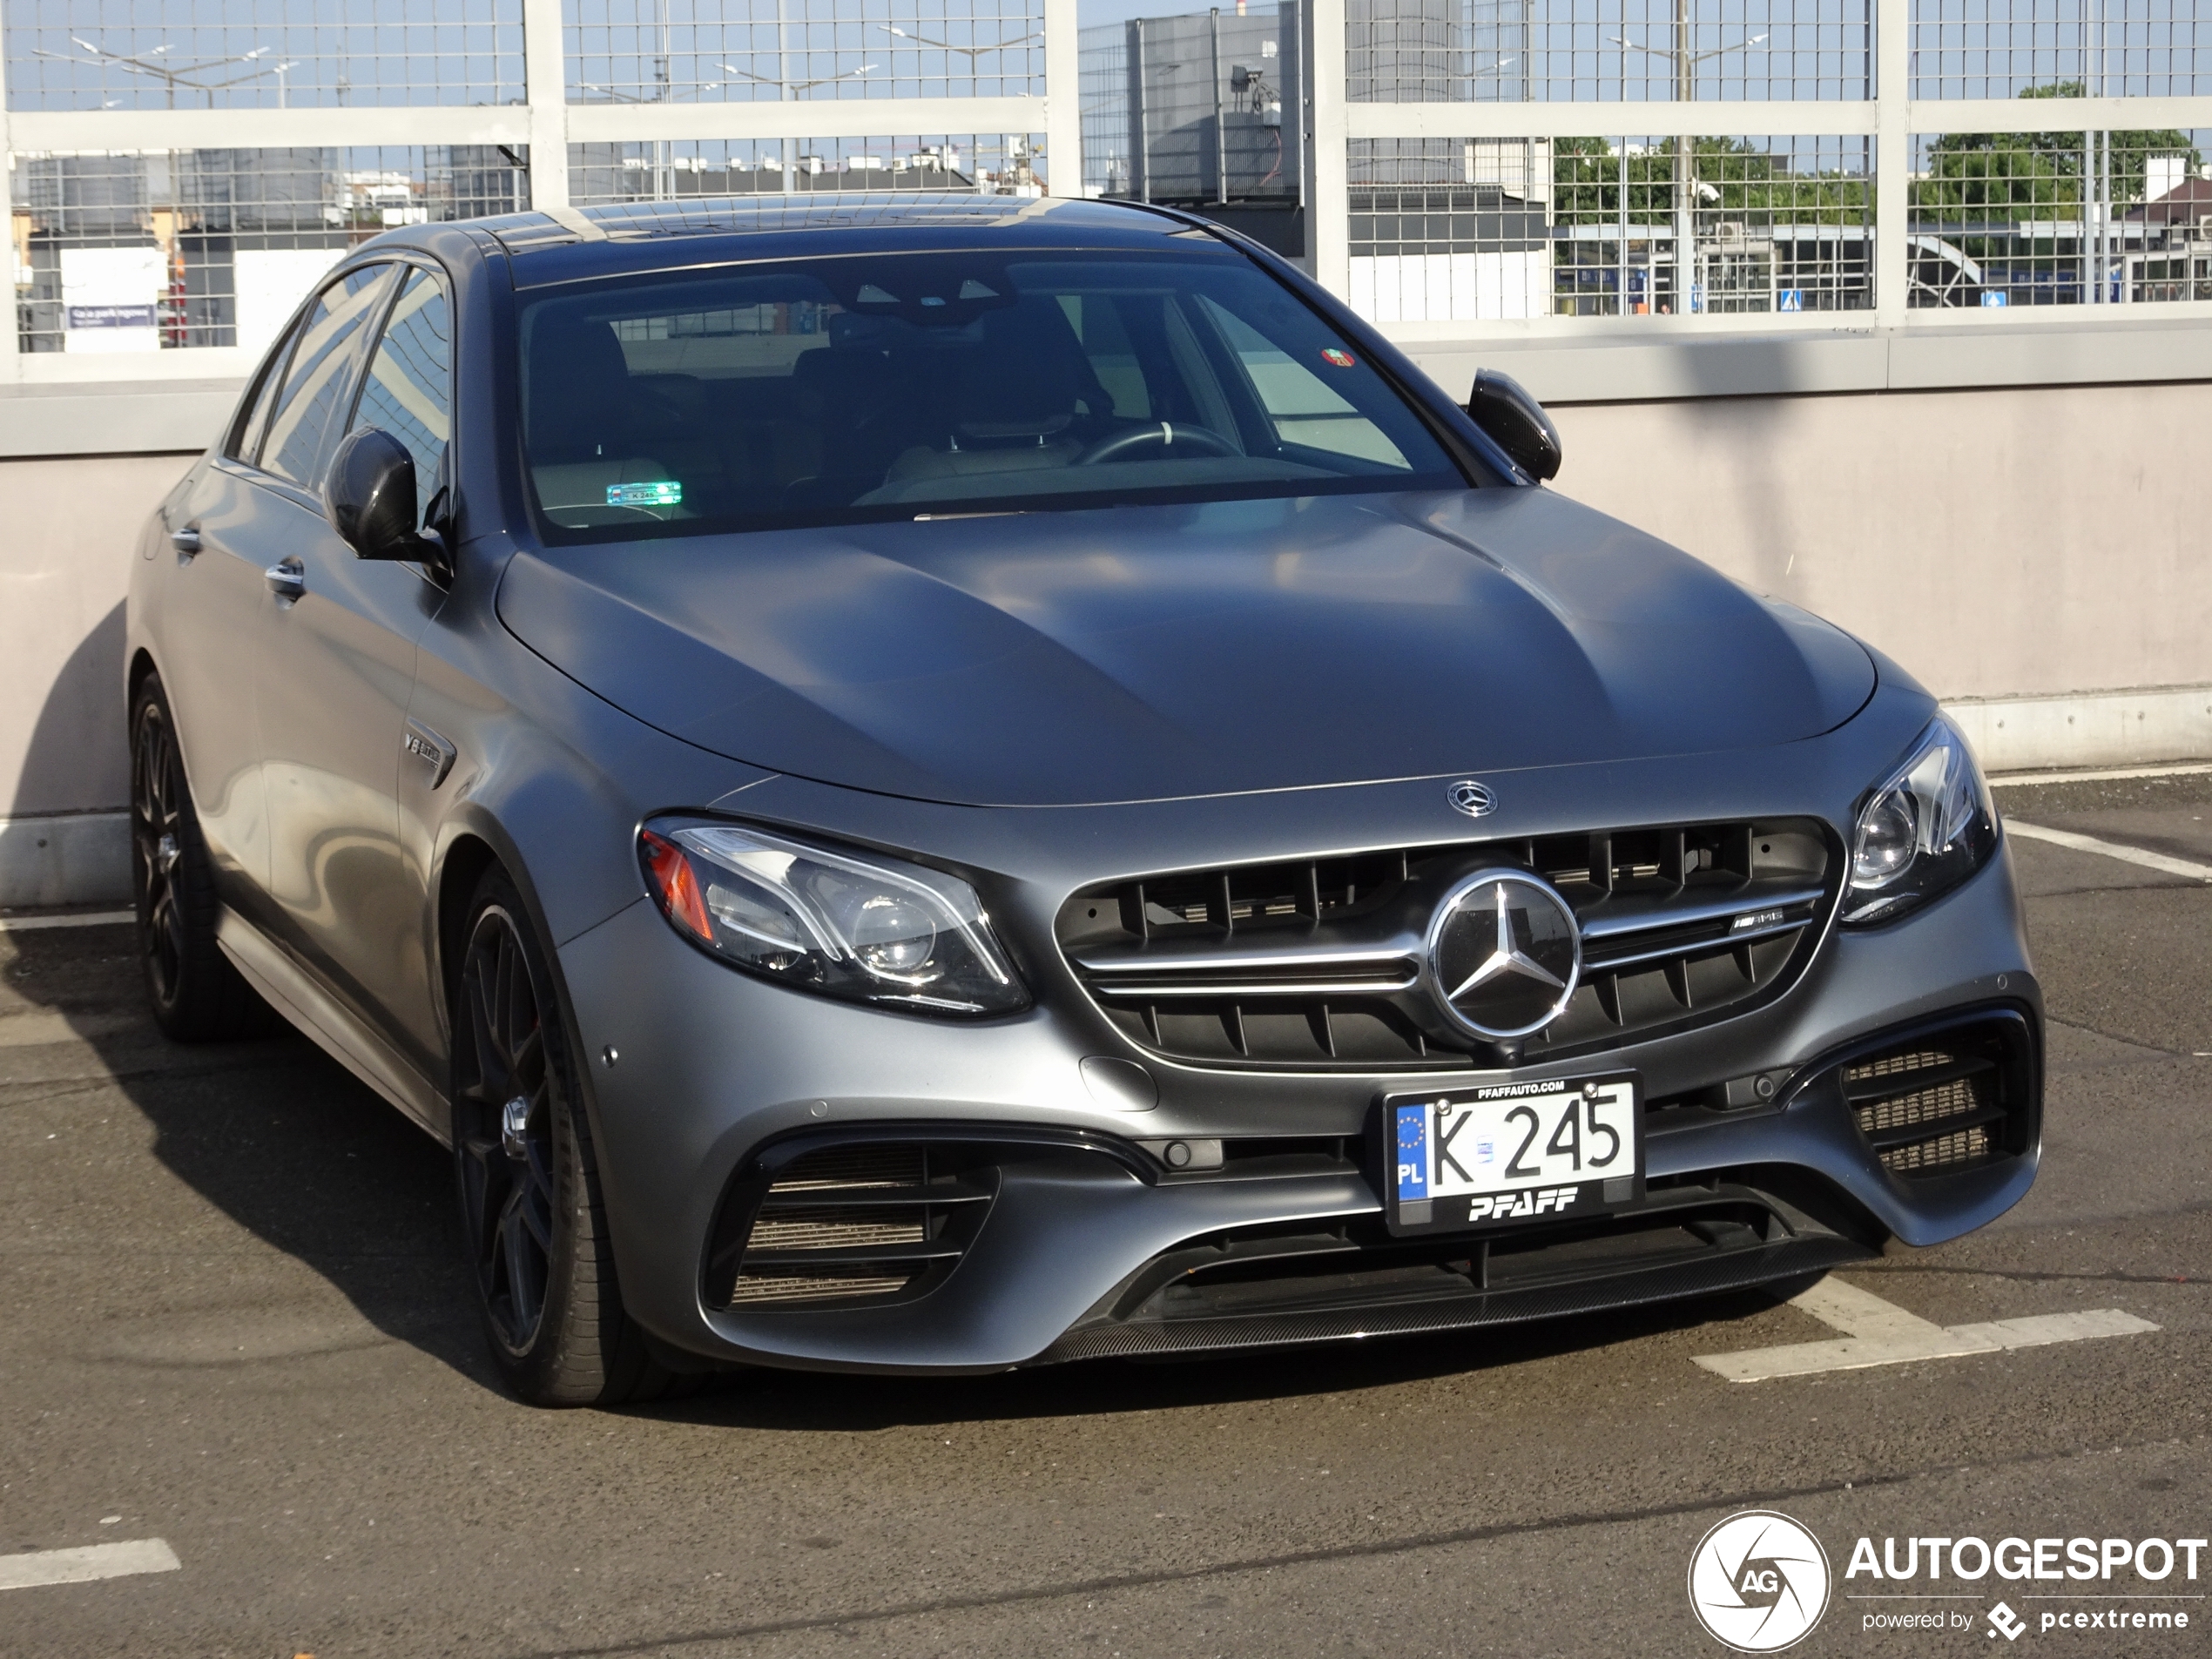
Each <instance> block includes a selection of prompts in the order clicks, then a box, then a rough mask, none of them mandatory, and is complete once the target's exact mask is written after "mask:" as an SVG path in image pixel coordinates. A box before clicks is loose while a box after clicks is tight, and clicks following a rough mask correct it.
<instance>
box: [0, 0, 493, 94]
mask: <svg viewBox="0 0 2212 1659" xmlns="http://www.w3.org/2000/svg"><path fill="white" fill-rule="evenodd" d="M4 40H5V49H6V54H7V88H8V106H9V107H10V109H14V110H158V109H286V108H291V109H308V108H358V107H361V106H365V105H408V104H519V103H521V102H523V99H524V98H525V96H526V95H527V89H526V87H525V85H524V81H523V0H369V3H366V4H361V3H355V4H347V5H334V4H333V3H330V0H254V3H253V4H252V5H251V6H241V5H236V4H230V5H226V4H221V3H215V0H10V3H9V5H8V7H7V23H6V29H5V32H4Z"/></svg>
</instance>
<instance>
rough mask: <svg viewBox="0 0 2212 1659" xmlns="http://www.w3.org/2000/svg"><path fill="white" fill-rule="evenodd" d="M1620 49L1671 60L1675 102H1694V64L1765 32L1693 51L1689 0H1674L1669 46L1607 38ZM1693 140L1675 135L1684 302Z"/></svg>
mask: <svg viewBox="0 0 2212 1659" xmlns="http://www.w3.org/2000/svg"><path fill="white" fill-rule="evenodd" d="M1606 38H1607V39H1608V40H1610V41H1611V42H1612V43H1613V44H1615V45H1616V46H1618V47H1620V49H1621V50H1622V51H1623V52H1649V54H1650V55H1651V56H1652V57H1667V58H1671V59H1673V60H1674V65H1675V101H1676V103H1678V104H1690V103H1695V102H1696V98H1697V65H1698V64H1702V63H1704V62H1706V61H1707V60H1708V59H1709V58H1714V57H1726V56H1727V55H1728V54H1729V53H1730V52H1740V51H1749V50H1750V48H1751V47H1753V46H1756V45H1757V44H1759V43H1760V42H1761V41H1763V40H1764V39H1765V38H1766V37H1765V36H1764V35H1753V36H1752V37H1750V39H1749V40H1742V41H1738V42H1737V44H1735V45H1733V46H1716V47H1714V48H1713V49H1712V50H1711V51H1702V52H1693V51H1690V50H1689V0H1675V44H1673V45H1671V46H1646V45H1642V44H1638V43H1636V42H1634V41H1629V40H1623V39H1622V37H1620V36H1618V35H1608V36H1607V37H1606ZM1695 143H1696V138H1694V137H1693V136H1692V135H1691V134H1689V133H1687V132H1681V133H1677V134H1676V135H1675V286H1676V295H1675V302H1676V304H1677V305H1683V304H1686V303H1687V302H1688V300H1689V280H1690V260H1692V259H1693V258H1694V257H1695V255H1696V233H1695V227H1694V220H1693V219H1692V212H1693V210H1694V209H1695V207H1696V187H1695V185H1694V184H1693V182H1692V172H1693V169H1692V167H1691V165H1690V159H1691V154H1692V150H1691V146H1692V145H1694V144H1695ZM1626 204H1627V192H1626V189H1625V185H1624V188H1623V190H1622V206H1623V207H1624V208H1625V206H1626Z"/></svg>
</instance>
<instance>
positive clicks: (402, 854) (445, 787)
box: [127, 196, 2042, 1404]
mask: <svg viewBox="0 0 2212 1659" xmlns="http://www.w3.org/2000/svg"><path fill="white" fill-rule="evenodd" d="M1559 460H1560V451H1559V441H1558V434H1557V431H1556V428H1554V426H1553V424H1552V422H1551V421H1550V420H1549V418H1548V416H1547V415H1545V413H1544V411H1543V410H1542V408H1541V407H1540V406H1538V405H1537V404H1536V403H1535V402H1534V401H1533V400H1532V399H1530V398H1529V397H1528V396H1527V394H1525V393H1524V392H1523V391H1522V390H1521V388H1519V387H1518V386H1516V385H1515V384H1514V382H1513V381H1510V380H1509V379H1507V378H1505V377H1503V376H1500V375H1496V374H1490V373H1487V372H1486V373H1484V374H1481V375H1480V376H1478V377H1477V379H1476V381H1475V383H1474V388H1473V389H1472V391H1471V393H1470V394H1469V396H1468V400H1467V402H1466V403H1465V404H1464V405H1461V404H1460V403H1457V402H1455V401H1453V398H1452V397H1451V396H1449V395H1446V394H1445V393H1443V392H1441V391H1440V390H1439V389H1438V388H1436V387H1435V386H1434V385H1433V383H1432V382H1431V381H1429V380H1427V379H1426V377H1425V376H1424V375H1423V374H1421V373H1420V371H1419V370H1418V369H1416V368H1414V367H1413V365H1412V364H1411V363H1409V362H1408V361H1406V358H1405V356H1404V355H1403V354H1400V353H1399V351H1398V350H1396V349H1394V348H1393V347H1392V346H1391V345H1390V344H1389V343H1388V342H1387V341H1385V340H1383V339H1382V338H1381V337H1379V335H1378V334H1377V333H1376V332H1375V330H1374V329H1373V328H1372V327H1369V326H1368V325H1367V324H1366V323H1365V322H1363V321H1362V320H1360V319H1359V317H1358V316H1356V315H1354V314H1352V312H1350V311H1349V310H1348V309H1346V308H1345V307H1344V306H1343V305H1342V304H1340V303H1339V302H1338V301H1337V300H1335V299H1333V298H1332V296H1331V295H1329V294H1328V293H1325V292H1324V291H1322V290H1321V289H1320V288H1318V287H1316V286H1315V285H1314V284H1313V283H1312V281H1311V280H1308V279H1306V278H1305V276H1304V275H1302V274H1301V273H1299V272H1298V271H1297V270H1295V269H1293V268H1292V267H1291V266H1289V265H1287V264H1285V262H1283V261H1281V260H1278V259H1276V258H1275V257H1274V256H1272V255H1271V254H1269V253H1264V251H1262V250H1261V249H1259V248H1258V247H1257V246H1254V245H1252V244H1251V243H1249V242H1246V241H1244V239H1240V238H1238V236H1236V235H1234V234H1232V233H1230V232H1227V231H1224V230H1222V229H1219V228H1217V227H1215V226H1209V225H1207V224H1205V223H1204V222H1202V221H1200V220H1198V219H1193V218H1191V217H1190V216H1188V215H1184V214H1177V213H1174V212H1164V211H1158V210H1150V209H1143V208H1138V207H1135V206H1114V205H1107V204H1099V203H1086V202H1044V201H1026V202H1023V201H1015V200H1012V199H994V198H988V197H976V198H944V199H936V200H934V201H933V200H929V199H918V200H908V201H906V202H904V203H903V204H902V203H900V202H897V201H894V200H890V199H883V198H874V197H859V196H850V197H840V198H839V199H836V200H834V201H827V200H824V199H819V198H814V199H808V198H799V197H771V198H763V199H759V200H758V201H754V202H752V203H747V202H745V201H698V202H688V203H682V204H673V203H662V204H645V205H638V206H624V207H609V208H595V209H589V210H571V209H563V210H559V211H557V212H547V213H522V214H516V215H514V216H511V217H509V218H505V219H489V220H482V221H476V222H472V223H466V224H455V225H437V226H415V227H411V228H407V229H403V230H400V231H396V232H394V233H389V234H387V235H383V236H380V237H378V238H377V239H374V240H373V241H369V242H367V243H366V244H364V245H363V246H361V247H359V248H357V249H355V250H354V252H353V253H351V254H349V255H348V256H347V258H346V260H344V261H343V262H342V263H341V265H340V266H338V267H337V269H336V270H335V272H334V273H333V274H332V275H331V276H330V277H329V278H328V279H327V280H326V281H325V282H324V283H323V285H322V286H321V287H320V289H319V290H318V291H317V292H316V293H314V295H313V296H312V297H311V298H310V299H309V300H307V302H306V303H305V304H304V305H303V306H302V307H301V308H300V312H299V314H298V315H297V316H296V317H295V318H294V319H293V321H292V323H291V325H290V326H289V327H287V330H286V331H285V333H284V335H283V338H282V339H281V341H280V343H279V344H278V345H277V346H276V347H275V348H274V349H273V351H271V352H270V354H269V355H268V358H267V361H266V363H264V364H263V366H262V367H261V368H260V373H259V374H257V375H256V376H255V378H254V379H253V381H252V382H251V384H250V386H249V388H248V390H247V392H246V395H245V397H244V399H243V400H242V401H241V402H240V404H239V408H238V411H237V414H236V415H235V416H234V418H233V421H232V422H231V424H230V426H229V428H227V429H226V431H225V432H224V433H223V434H222V435H221V436H220V438H219V440H218V441H217V442H216V443H215V444H214V446H213V447H212V448H210V450H209V451H208V452H207V454H206V456H204V457H203V458H202V459H201V460H200V461H199V462H197V463H196V464H195V465H194V466H193V467H192V469H191V471H190V472H189V473H188V474H187V475H186V476H185V478H184V479H183V481H182V482H179V484H178V485H177V486H176V488H175V489H173V490H172V491H171V492H170V494H169V496H167V498H166V499H165V501H164V502H162V504H161V506H160V509H159V510H158V514H157V515H156V516H155V518H154V519H153V521H152V523H149V525H148V526H147V529H146V530H145V536H144V538H143V540H142V541H141V543H139V545H138V560H137V561H136V562H135V563H134V565H133V576H134V579H133V581H132V588H131V596H130V604H129V613H128V614H129V638H128V651H127V673H128V677H129V678H128V687H127V689H128V695H129V707H130V720H131V741H132V777H133V818H134V826H133V827H134V836H135V848H136V880H137V893H138V915H139V938H140V941H141V943H142V946H143V952H144V957H145V974H146V980H147V984H148V988H149V990H150V993H151V995H152V1001H153V1005H154V1008H155V1010H156V1012H157V1014H158V1017H159V1019H160V1021H161V1022H162V1024H163V1026H164V1027H165V1028H166V1029H167V1030H168V1031H169V1032H170V1033H171V1034H172V1035H174V1036H176V1037H179V1038H187V1039H188V1038H206V1037H213V1036H219V1035H238V1034H239V1033H242V1032H245V1031H246V1030H249V1029H251V1028H254V1027H255V1026H256V1025H257V1023H264V1024H265V1023H267V1022H268V1021H269V1010H271V1009H273V1010H275V1011H276V1013H278V1014H280V1015H282V1016H283V1018H284V1019H286V1020H288V1021H290V1022H292V1023H293V1024H294V1025H297V1026H298V1027H299V1028H300V1029H301V1030H303V1031H305V1032H306V1033H307V1035H309V1036H311V1037H312V1038H314V1041H316V1042H319V1043H320V1044H321V1045H322V1046H323V1047H324V1048H325V1049H328V1050H329V1051H330V1053H331V1054H333V1055H335V1056H336V1057H337V1058H338V1059H339V1060H340V1061H341V1062H342V1063H344V1064H345V1065H346V1066H347V1067H348V1068H349V1069H352V1070H353V1071H354V1073H356V1074H357V1075H358V1076H360V1077H361V1079H363V1080H364V1081H365V1082H368V1084H369V1085H370V1086H371V1087H372V1088H374V1089H376V1090H377V1091H378V1092H379V1093H381V1094H382V1095H383V1096H386V1097H387V1098H388V1100H390V1101H391V1102H392V1103H394V1104H395V1105H396V1106H397V1107H398V1108H399V1109H401V1111H403V1112H405V1113H407V1114H408V1115H409V1116H412V1117H413V1118H415V1121H416V1122H418V1123H420V1124H421V1126H422V1127H423V1128H424V1129H425V1130H428V1131H429V1132H430V1133H431V1134H432V1135H434V1136H437V1137H438V1138H439V1139H440V1140H441V1141H442V1142H444V1143H448V1145H449V1146H450V1147H451V1149H452V1153H453V1163H454V1170H455V1184H456V1190H457V1194H458V1201H459V1207H460V1214H461V1220H462V1228H463V1231H464V1240H465V1248H466V1250H467V1251H468V1253H469V1258H470V1260H471V1261H472V1263H473V1264H474V1268H475V1276H476V1283H477V1285H478V1288H479V1290H480V1292H481V1296H482V1312H483V1318H484V1324H485V1327H486V1331H487V1333H488V1336H489V1341H490V1344H491V1347H492V1350H493V1352H495V1353H496V1356H497V1358H498V1360H499V1363H500V1365H501V1366H502V1368H503V1371H504V1372H505V1374H506V1376H507V1378H508V1379H509V1381H510V1382H511V1383H512V1385H513V1386H514V1387H515V1389H516V1392H517V1393H520V1394H521V1395H522V1396H523V1398H525V1399H531V1400H535V1401H540V1402H543V1403H547V1404H558V1403H577V1402H589V1401H610V1400H614V1399H635V1398H638V1397H641V1396H644V1395H647V1394H650V1393H653V1392H655V1391H657V1390H661V1389H664V1388H666V1387H667V1386H670V1385H671V1382H672V1381H673V1380H674V1379H678V1378H681V1377H683V1376H685V1375H690V1374H698V1373H701V1372H706V1371H711V1370H712V1369H715V1368H717V1367H718V1366H729V1365H732V1364H748V1363H749V1364H754V1365H771V1366H799V1367H816V1368H824V1369H832V1368H834V1369H842V1370H854V1371H861V1370H874V1371H884V1372H932V1371H941V1372H988V1371H992V1370H995V1369H1000V1368H1004V1367H1008V1366H1034V1365H1042V1364H1049V1363H1052V1362H1055V1361H1062V1360H1070V1359H1085V1358H1091V1357H1096V1356H1107V1355H1157V1354H1163V1353H1170V1352H1200V1351H1208V1350H1225V1349H1235V1348H1239V1347H1248V1346H1258V1345H1294V1344H1301V1343H1312V1342H1319V1341H1327V1340H1332V1339H1345V1338H1352V1337H1361V1336H1378V1335H1384V1334H1389V1333H1408V1332H1435V1331H1443V1330H1449V1329H1454V1328H1465V1327H1470V1326H1478V1325H1495V1324H1500V1323H1503V1322H1507V1321H1513V1320H1524V1319H1530V1318H1541V1317H1550V1316H1556V1315H1561V1314H1568V1313H1575V1312H1592V1311H1597V1310H1603V1309H1608V1308H1617V1307H1623V1306H1627V1305H1635V1304H1642V1303H1649V1302H1652V1301H1656V1300H1661V1299H1663V1298H1680V1297H1687V1296H1694V1295H1699V1294H1703V1293H1710V1292H1713V1291H1723V1290H1728V1289H1732V1288H1737V1287H1742V1286H1746V1285H1756V1284H1765V1283H1772V1282H1777V1281H1786V1280H1789V1279H1791V1278H1804V1277H1805V1276H1808V1275H1811V1274H1815V1273H1817V1272H1819V1271H1822V1270H1824V1269H1827V1268H1830V1267H1832V1266H1835V1265H1837V1264H1840V1263H1844V1262H1849V1261H1851V1260H1855V1259H1858V1258H1864V1257H1865V1256H1868V1255H1870V1254H1871V1253H1874V1252H1877V1251H1880V1250H1882V1249H1883V1248H1884V1247H1885V1245H1886V1244H1888V1243H1889V1242H1890V1241H1892V1240H1898V1241H1901V1242H1902V1243H1904V1244H1930V1243H1933V1242H1935V1241H1938V1240H1940V1239H1946V1238H1952V1237H1954V1236H1955V1235H1957V1234H1959V1233H1961V1232H1963V1231H1966V1230H1968V1229H1970V1228H1973V1227H1977V1226H1979V1225H1981V1224H1984V1223H1986V1222H1987V1221H1989V1220H1990V1219H1991V1218H1992V1217H1994V1216H1996V1215H1998V1214H1999V1213H2000V1212H2001V1211H2004V1210H2005V1209H2006V1207H2007V1206H2008V1205H2010V1204H2013V1203H2014V1202H2015V1201H2017V1200H2018V1199H2019V1198H2020V1196H2021V1194H2022V1193H2023V1192H2024V1191H2026V1190H2027V1186H2028V1184H2029V1182H2030V1180H2031V1179H2032V1178H2033V1174H2034V1170H2035V1163H2036V1157H2037V1150H2038V1145H2039V1135H2040V1108H2041V1087H2042V1085H2041V1075H2040V1073H2041V1054H2042V1035H2041V1005H2040V994H2039V991H2038V988H2037V985H2036V981H2035V979H2034V977H2033V974H2032V972H2031V970H2030V967H2029V961H2028V955H2027V947H2026V943H2025V941H2024V938H2023V934H2022V928H2021V921H2020V903H2019V899H2018V895H2017V893H2016V890H2015V887H2014V882H2013V873H2012V869H2011V866H2010V860H2009V855H2008V853H2007V851H2006V846H2005V843H2004V841H2003V840H2002V839H2001V836H2000V826H1999V823H1998V820H1997V818H1996V815H1995V813H1994V812H1993V809H1992V806H1991V804H1990V798H1989V794H1988V792H1987V789H1986V786H1985V785H1984V783H1983V780H1982V779H1981V776H1980V774H1979V771H1978V770H1977V768H1976V765H1975V763H1974V760H1973V757H1972V756H1971V755H1970V754H1969V753H1968V752H1967V748H1966V744H1965V743H1964V742H1963V741H1962V740H1961V738H1960V737H1959V733H1958V732H1956V731H1955V730H1954V729H1953V728H1952V725H1949V724H1948V723H1947V722H1946V719H1945V718H1944V717H1943V716H1942V714H1941V713H1940V711H1939V709H1938V707H1937V705H1936V704H1935V702H1934V700H1933V699H1932V698H1931V697H1930V696H1929V695H1928V693H1927V692H1926V691H1924V690H1922V689H1921V687H1919V685H1916V684H1914V682H1913V681H1912V679H1911V678H1909V677H1908V676H1906V675H1905V673H1903V672H1901V671H1899V670H1898V668H1897V667H1896V666H1895V665H1894V664H1891V663H1889V662H1886V661H1885V660H1884V659H1883V658H1880V657H1879V656H1878V655H1877V654H1876V653H1874V652H1872V651H1869V650H1868V649H1867V648H1866V647H1865V646H1864V645H1862V644H1859V643H1858V641H1856V640H1854V639H1852V638H1851V637H1848V636H1846V635H1845V634H1844V633H1842V632H1839V631H1838V630H1836V629H1835V628H1832V627H1831V626H1829V625H1827V624H1824V623H1823V622H1821V621H1819V620H1817V618H1815V617H1811V616H1809V615H1807V614H1805V613H1804V611H1802V610H1795V609H1793V608H1791V607H1790V606H1788V605H1785V604H1775V603H1771V602H1769V601H1767V600H1764V599H1762V598H1760V597H1757V596H1756V595H1754V594H1751V593H1750V592H1747V591H1746V590H1743V588H1741V587H1739V586H1737V584H1736V583H1732V582H1730V581H1728V580H1726V579H1724V578H1723V577H1720V576H1719V575H1716V573H1715V572H1714V571H1712V570H1709V569H1708V568H1706V567H1705V566H1703V565H1702V564H1700V563H1697V562H1696V560H1695V559H1692V558H1690V557H1689V556H1686V555H1684V554H1683V553H1680V552H1677V551H1676V550H1674V549H1673V548H1671V547H1668V546H1666V545H1664V544H1662V543H1659V542H1656V541H1655V540H1653V539H1652V538H1650V537H1649V536H1643V535H1641V534H1639V533H1637V532H1636V531H1635V530H1633V529H1629V528H1628V527H1627V526H1625V525H1623V524H1621V523H1616V522H1615V521H1614V520H1612V519H1609V518H1607V517H1605V516H1602V515H1601V514H1598V513H1595V512H1592V511H1590V510H1588V509H1585V508H1582V507H1579V506H1577V505H1575V503H1574V502H1571V501H1568V500H1567V499H1565V498H1564V497H1562V496H1560V495H1559V494H1558V493H1556V492H1555V491H1554V490H1552V489H1547V488H1545V487H1544V482H1543V481H1544V480H1545V479H1547V478H1548V477H1549V476H1551V475H1552V474H1553V473H1554V471H1555V470H1556V469H1557V468H1558V465H1559Z"/></svg>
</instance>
